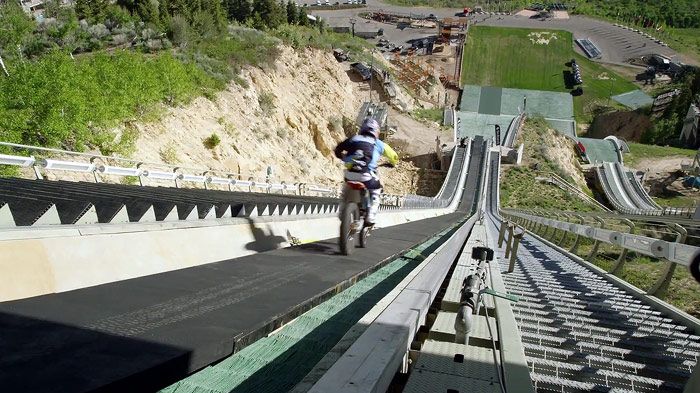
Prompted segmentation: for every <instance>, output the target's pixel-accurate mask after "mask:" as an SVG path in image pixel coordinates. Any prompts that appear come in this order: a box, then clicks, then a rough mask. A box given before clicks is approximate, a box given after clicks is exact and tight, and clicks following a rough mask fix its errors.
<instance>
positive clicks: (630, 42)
mask: <svg viewBox="0 0 700 393" xmlns="http://www.w3.org/2000/svg"><path fill="white" fill-rule="evenodd" d="M309 3H311V2H309ZM378 10H384V11H387V12H394V13H406V14H409V13H412V14H414V15H415V14H419V15H420V14H422V15H429V14H434V15H435V16H436V17H438V18H445V17H451V16H454V15H455V14H456V13H458V12H460V11H461V10H460V9H457V8H428V7H402V6H396V5H389V4H385V3H382V2H381V1H378V0H368V1H367V7H366V8H356V9H347V10H335V11H332V10H329V11H320V10H314V11H312V12H311V13H312V14H314V15H319V16H321V17H322V18H325V19H326V21H327V22H328V24H329V25H330V26H350V23H349V19H350V18H351V17H356V18H357V15H358V14H359V13H361V12H368V11H378ZM470 20H471V21H472V22H476V24H477V25H479V24H483V25H487V26H504V27H530V28H535V27H542V28H547V29H562V30H567V31H570V32H572V33H573V34H574V38H589V39H590V40H591V41H593V42H594V43H595V44H596V45H598V47H599V48H600V49H601V51H602V52H603V55H602V58H601V60H602V61H605V62H611V63H623V62H624V61H625V60H627V59H629V58H631V57H638V56H644V55H649V54H651V53H662V54H665V55H668V56H677V55H678V54H677V52H676V51H674V50H673V49H671V48H668V47H664V46H662V45H660V44H657V43H655V42H654V41H652V40H650V39H648V38H646V37H644V36H642V35H640V34H639V33H635V32H633V31H629V30H625V29H623V28H620V27H616V26H614V25H612V24H610V23H608V22H603V21H600V20H596V19H592V18H588V17H584V16H578V15H574V16H571V18H570V19H566V20H561V19H559V20H555V19H548V20H540V19H530V18H526V17H523V16H515V15H503V16H495V15H494V16H490V15H473V16H471V17H470ZM379 28H383V29H384V34H385V36H386V37H385V38H386V39H388V40H390V41H392V42H395V43H397V44H404V43H405V42H407V41H408V40H412V39H416V38H421V37H427V36H430V35H434V34H435V33H436V30H435V29H411V28H407V29H403V30H400V29H398V28H396V26H395V25H390V24H386V23H378V22H374V21H366V20H364V19H361V18H357V23H356V25H355V30H356V31H376V30H377V29H379ZM577 50H578V48H577ZM682 60H684V61H687V62H691V61H689V60H688V59H685V58H682Z"/></svg>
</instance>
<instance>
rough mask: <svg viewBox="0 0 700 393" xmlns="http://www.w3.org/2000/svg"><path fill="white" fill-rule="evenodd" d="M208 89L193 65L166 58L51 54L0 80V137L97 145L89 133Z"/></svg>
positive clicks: (16, 64) (14, 67)
mask: <svg viewBox="0 0 700 393" xmlns="http://www.w3.org/2000/svg"><path fill="white" fill-rule="evenodd" d="M211 84H212V81H211V79H209V78H208V77H207V76H206V75H205V74H204V73H203V72H202V71H201V70H199V69H198V68H196V67H195V66H194V65H193V64H183V63H182V62H179V61H177V60H176V59H174V58H173V56H172V55H170V54H168V53H161V54H158V55H155V56H148V57H147V56H144V55H143V54H140V53H135V52H131V51H116V52H114V53H113V54H106V53H100V54H96V55H87V56H81V57H78V58H76V59H75V60H74V59H71V57H70V56H69V55H67V54H65V53H61V52H58V51H53V52H50V53H48V54H47V55H45V56H43V57H41V58H40V59H39V60H38V61H34V62H14V63H13V64H12V67H11V69H10V77H9V78H0V139H2V140H5V141H8V142H16V143H26V144H33V145H37V144H38V145H41V146H61V147H66V148H70V149H79V150H81V149H84V148H85V147H86V145H97V147H100V148H101V147H103V146H100V145H99V144H98V143H97V142H99V141H98V140H96V136H95V133H94V132H93V130H94V129H96V128H101V127H104V128H108V127H112V126H115V125H117V124H118V122H120V121H122V120H124V119H128V118H131V117H134V116H135V115H138V114H139V113H143V112H146V111H147V110H148V109H149V108H152V107H153V106H155V105H156V104H158V103H160V102H168V103H177V102H182V101H186V100H188V99H190V98H191V97H193V96H195V95H199V94H201V92H202V90H203V88H204V87H206V86H209V85H211ZM103 140H104V139H103Z"/></svg>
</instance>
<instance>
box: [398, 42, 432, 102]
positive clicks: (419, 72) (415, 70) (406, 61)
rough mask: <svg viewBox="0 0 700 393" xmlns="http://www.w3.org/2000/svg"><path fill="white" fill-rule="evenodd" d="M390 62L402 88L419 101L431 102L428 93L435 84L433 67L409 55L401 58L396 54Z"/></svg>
mask: <svg viewBox="0 0 700 393" xmlns="http://www.w3.org/2000/svg"><path fill="white" fill-rule="evenodd" d="M391 62H392V63H393V64H394V65H395V66H396V70H397V78H398V79H399V80H400V81H401V83H402V84H403V85H404V86H406V87H407V88H408V89H409V90H411V91H412V92H413V93H415V94H416V95H417V96H418V97H420V98H421V99H423V100H427V101H431V99H430V97H429V95H428V92H429V91H430V89H431V87H432V86H434V85H435V84H436V83H437V79H436V77H435V75H436V71H435V67H433V66H432V65H431V64H428V63H427V62H425V61H422V60H420V59H419V58H417V57H415V56H414V55H410V54H409V55H406V56H401V55H399V54H398V53H397V54H395V55H394V57H393V59H392V60H391Z"/></svg>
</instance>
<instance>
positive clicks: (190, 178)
mask: <svg viewBox="0 0 700 393" xmlns="http://www.w3.org/2000/svg"><path fill="white" fill-rule="evenodd" d="M0 146H6V147H10V148H13V149H21V150H27V151H30V152H39V153H49V154H60V155H67V156H71V157H78V158H81V159H82V160H86V161H87V162H85V161H65V160H56V159H52V158H36V157H34V156H33V155H28V156H26V155H8V154H0V165H9V166H17V167H24V168H32V169H33V170H34V174H35V176H36V178H37V179H41V178H43V176H42V174H41V170H45V171H67V172H75V173H90V174H92V175H93V178H94V179H95V182H96V183H97V182H99V178H98V175H110V176H119V177H138V179H139V183H140V184H141V185H143V184H144V180H149V181H165V182H173V183H174V185H175V187H179V186H180V185H181V183H183V182H184V183H194V184H201V185H203V186H204V187H205V188H207V187H208V186H209V185H210V184H215V185H222V186H228V188H229V191H233V190H234V188H235V189H236V191H249V192H252V191H253V190H255V191H263V192H274V191H278V192H280V193H282V194H284V193H285V192H290V193H293V194H297V195H309V193H312V194H316V195H323V196H338V195H339V193H340V192H339V190H338V188H337V187H329V186H324V185H316V184H306V183H300V182H296V183H295V182H286V181H280V182H273V181H272V180H271V178H270V177H268V178H266V179H259V178H257V179H256V178H255V177H254V176H249V175H242V174H232V173H228V172H226V171H225V170H221V169H210V168H196V167H186V166H175V165H168V164H162V163H154V162H147V161H137V160H131V159H127V158H121V157H109V156H104V155H100V154H90V153H79V152H73V151H69V150H62V149H51V148H44V147H38V146H29V145H20V144H16V143H8V142H0ZM111 163H116V165H110V164H111ZM123 164H126V165H123ZM217 175H219V176H217ZM389 199H390V198H389Z"/></svg>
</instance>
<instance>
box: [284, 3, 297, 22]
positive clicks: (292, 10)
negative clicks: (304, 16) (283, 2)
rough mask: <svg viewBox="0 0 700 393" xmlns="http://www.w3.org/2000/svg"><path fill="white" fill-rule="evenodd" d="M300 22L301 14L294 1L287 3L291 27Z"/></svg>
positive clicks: (288, 19)
mask: <svg viewBox="0 0 700 393" xmlns="http://www.w3.org/2000/svg"><path fill="white" fill-rule="evenodd" d="M298 21H299V13H298V12H297V6H296V5H294V3H292V0H289V1H287V23H289V24H290V25H296V24H297V22H298Z"/></svg>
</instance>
